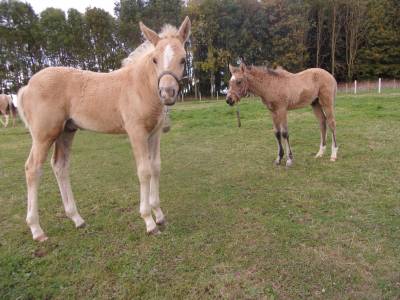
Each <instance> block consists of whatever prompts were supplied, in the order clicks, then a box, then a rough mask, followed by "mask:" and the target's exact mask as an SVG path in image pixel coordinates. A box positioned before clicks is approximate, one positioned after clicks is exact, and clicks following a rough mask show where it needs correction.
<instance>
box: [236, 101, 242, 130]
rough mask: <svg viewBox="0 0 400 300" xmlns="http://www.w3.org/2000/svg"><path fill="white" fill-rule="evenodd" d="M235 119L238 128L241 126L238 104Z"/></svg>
mask: <svg viewBox="0 0 400 300" xmlns="http://www.w3.org/2000/svg"><path fill="white" fill-rule="evenodd" d="M236 119H237V125H238V127H241V126H242V123H241V122H240V108H239V104H237V105H236Z"/></svg>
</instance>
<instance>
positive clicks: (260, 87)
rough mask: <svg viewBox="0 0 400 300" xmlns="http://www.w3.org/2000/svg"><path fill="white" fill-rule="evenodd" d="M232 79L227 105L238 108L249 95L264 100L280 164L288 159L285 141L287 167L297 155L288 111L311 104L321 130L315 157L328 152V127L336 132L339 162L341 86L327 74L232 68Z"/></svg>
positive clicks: (334, 147) (334, 150)
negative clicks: (337, 108) (337, 111)
mask: <svg viewBox="0 0 400 300" xmlns="http://www.w3.org/2000/svg"><path fill="white" fill-rule="evenodd" d="M229 70H230V72H231V74H232V77H231V79H230V81H229V90H228V94H227V97H226V102H227V103H228V104H229V105H234V104H235V103H236V102H238V101H239V100H240V98H241V97H244V96H246V95H247V93H249V92H250V93H252V94H255V95H257V96H259V97H261V100H262V101H263V103H264V104H265V105H266V106H267V108H268V109H269V111H270V112H271V114H272V121H273V126H274V131H275V136H276V140H277V143H278V157H277V159H276V160H275V163H276V164H278V165H279V164H280V163H281V161H282V158H283V156H284V150H283V146H282V139H283V142H284V143H285V145H286V154H287V160H286V166H291V165H292V163H293V153H292V150H291V148H290V143H289V130H288V125H287V111H288V110H292V109H297V108H302V107H305V106H307V105H311V106H312V108H313V111H314V114H315V116H316V117H317V119H318V121H319V125H320V130H321V143H320V148H319V151H318V153H317V154H316V156H315V157H321V156H323V154H324V152H325V149H326V135H327V124H328V126H329V128H330V129H331V131H332V153H331V161H336V159H337V152H338V146H337V143H336V121H335V114H334V103H335V97H336V90H337V83H336V80H335V78H334V77H333V76H332V75H331V74H329V73H328V72H327V71H325V70H323V69H319V68H312V69H307V70H305V71H302V72H300V73H296V74H293V73H290V72H288V71H286V70H284V69H282V68H278V69H268V68H265V67H255V66H251V67H250V66H246V65H245V64H244V63H242V64H240V67H238V68H237V67H233V66H231V65H229Z"/></svg>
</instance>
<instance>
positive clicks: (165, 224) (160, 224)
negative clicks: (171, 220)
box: [156, 218, 167, 231]
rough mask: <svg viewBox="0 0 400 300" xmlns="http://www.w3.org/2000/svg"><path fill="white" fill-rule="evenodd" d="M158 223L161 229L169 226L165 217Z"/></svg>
mask: <svg viewBox="0 0 400 300" xmlns="http://www.w3.org/2000/svg"><path fill="white" fill-rule="evenodd" d="M156 224H157V225H158V226H159V227H160V230H161V231H164V230H165V228H166V227H167V220H166V219H165V218H164V219H162V220H161V221H158V222H156Z"/></svg>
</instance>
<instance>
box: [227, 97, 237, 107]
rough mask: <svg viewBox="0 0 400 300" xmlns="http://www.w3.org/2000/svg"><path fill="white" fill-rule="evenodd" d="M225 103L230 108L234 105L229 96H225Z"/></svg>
mask: <svg viewBox="0 0 400 300" xmlns="http://www.w3.org/2000/svg"><path fill="white" fill-rule="evenodd" d="M226 103H228V104H229V105H230V106H233V105H234V104H235V101H233V99H232V97H231V96H227V97H226Z"/></svg>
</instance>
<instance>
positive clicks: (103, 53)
mask: <svg viewBox="0 0 400 300" xmlns="http://www.w3.org/2000/svg"><path fill="white" fill-rule="evenodd" d="M185 15H189V16H190V17H191V20H192V37H191V39H190V41H189V43H188V44H187V49H188V65H187V75H188V77H189V80H188V81H187V83H186V91H187V92H189V93H192V94H194V93H196V94H197V93H198V92H201V93H202V94H203V95H209V94H215V92H216V91H221V90H223V89H224V88H225V85H224V83H225V82H227V79H228V77H229V72H228V68H227V66H228V63H237V62H238V60H239V57H243V58H244V59H245V60H246V61H247V63H250V64H264V65H269V66H275V65H281V66H283V67H285V68H287V69H288V70H290V71H293V72H296V71H299V70H302V69H305V68H309V67H321V68H324V69H326V70H328V71H330V72H331V73H333V74H334V75H335V77H336V78H337V79H338V81H346V80H353V79H369V78H376V77H390V78H400V18H399V16H400V1H398V0H380V1H378V0H347V1H345V0H263V1H257V0H189V1H181V0H120V1H118V2H116V6H115V17H114V16H112V15H110V14H109V13H108V12H106V11H104V10H102V9H98V8H88V9H87V10H86V12H85V13H84V14H82V13H80V12H79V11H77V10H76V9H70V10H68V12H64V11H62V10H60V9H54V8H48V9H46V10H44V11H43V12H41V13H40V15H38V14H37V13H35V12H34V11H33V9H32V7H31V6H30V5H29V4H27V3H25V2H20V1H13V0H8V1H6V0H2V1H1V2H0V81H1V86H0V88H1V89H2V90H3V91H4V92H15V91H16V90H17V89H18V88H19V87H20V86H21V85H23V84H26V82H27V80H28V79H29V78H30V77H31V76H32V75H33V74H34V73H36V72H37V71H39V70H40V69H42V68H44V67H47V66H60V65H63V66H73V67H78V68H82V69H88V70H94V71H102V72H108V71H111V70H114V69H117V68H119V67H120V63H121V60H122V59H123V58H124V57H126V56H127V55H128V54H129V52H131V51H132V50H133V49H134V48H135V47H137V46H138V45H139V44H140V43H141V42H142V37H141V34H140V30H139V26H138V23H139V21H140V20H142V21H144V23H145V24H146V25H148V26H149V27H151V28H153V29H155V30H159V29H160V28H161V26H162V25H163V24H164V23H171V24H173V25H179V24H180V22H181V21H182V19H183V17H184V16H185ZM193 83H195V85H194V86H192V84H193Z"/></svg>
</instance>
